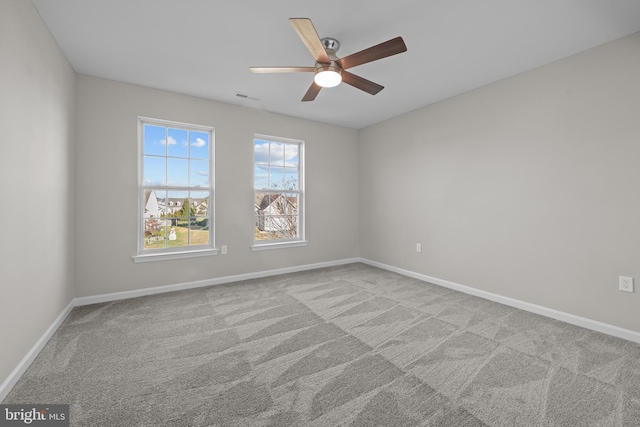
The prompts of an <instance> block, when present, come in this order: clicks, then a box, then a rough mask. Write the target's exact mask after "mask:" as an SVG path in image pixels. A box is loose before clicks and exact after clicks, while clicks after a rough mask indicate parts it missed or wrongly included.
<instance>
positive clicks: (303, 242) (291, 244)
mask: <svg viewBox="0 0 640 427" xmlns="http://www.w3.org/2000/svg"><path fill="white" fill-rule="evenodd" d="M307 243H308V242H307V241H306V240H298V241H295V242H278V243H260V244H257V245H253V246H251V250H252V251H254V252H255V251H266V250H270V249H284V248H296V247H300V246H307Z"/></svg>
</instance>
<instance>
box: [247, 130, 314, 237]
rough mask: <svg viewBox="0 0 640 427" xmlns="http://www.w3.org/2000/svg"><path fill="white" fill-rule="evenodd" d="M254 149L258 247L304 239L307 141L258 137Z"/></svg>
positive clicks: (255, 139) (255, 235)
mask: <svg viewBox="0 0 640 427" xmlns="http://www.w3.org/2000/svg"><path fill="white" fill-rule="evenodd" d="M253 146H254V168H253V171H254V181H253V182H254V187H253V188H254V212H255V224H254V225H255V234H254V244H256V245H260V244H268V243H282V242H294V241H301V240H303V239H304V236H303V218H304V217H303V203H302V198H303V179H302V178H303V174H302V165H303V161H302V160H303V142H302V141H295V140H289V139H284V138H274V137H266V136H260V135H256V136H255V138H254V142H253Z"/></svg>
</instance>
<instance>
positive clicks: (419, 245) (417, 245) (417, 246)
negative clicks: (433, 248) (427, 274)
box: [416, 243, 422, 252]
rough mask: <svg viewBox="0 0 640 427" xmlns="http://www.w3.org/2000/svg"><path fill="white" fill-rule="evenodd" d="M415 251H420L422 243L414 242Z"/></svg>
mask: <svg viewBox="0 0 640 427" xmlns="http://www.w3.org/2000/svg"><path fill="white" fill-rule="evenodd" d="M416 252H422V243H416Z"/></svg>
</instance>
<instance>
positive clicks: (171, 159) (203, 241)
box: [139, 119, 213, 253]
mask: <svg viewBox="0 0 640 427" xmlns="http://www.w3.org/2000/svg"><path fill="white" fill-rule="evenodd" d="M140 129H141V132H140V137H141V154H142V156H141V178H142V184H141V187H140V188H141V194H140V197H141V200H142V203H141V206H142V212H141V220H142V226H141V234H142V235H141V236H139V239H140V243H141V244H140V245H139V246H140V248H141V250H140V251H139V252H140V253H143V252H144V253H153V252H176V251H189V250H197V249H207V248H212V247H213V238H212V236H213V233H212V231H213V230H212V229H211V227H212V225H213V212H212V207H213V206H212V200H213V181H212V176H213V171H212V168H213V159H212V154H213V153H212V143H213V128H210V127H205V126H196V125H187V124H182V123H175V122H167V121H163V120H154V119H140Z"/></svg>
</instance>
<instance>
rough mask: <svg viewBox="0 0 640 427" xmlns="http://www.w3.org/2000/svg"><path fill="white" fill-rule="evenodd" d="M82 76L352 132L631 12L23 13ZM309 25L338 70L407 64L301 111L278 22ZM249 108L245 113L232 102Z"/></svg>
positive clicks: (287, 29) (334, 3)
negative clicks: (377, 52) (352, 57)
mask: <svg viewBox="0 0 640 427" xmlns="http://www.w3.org/2000/svg"><path fill="white" fill-rule="evenodd" d="M33 3H34V4H35V5H36V7H37V9H38V11H39V12H40V14H41V16H42V18H43V19H44V21H45V23H46V24H47V25H48V27H49V28H50V30H51V33H52V34H53V36H54V37H55V38H56V40H57V41H58V44H59V45H60V47H61V48H62V50H63V51H64V53H65V54H66V56H67V58H68V59H69V61H70V63H71V65H72V67H73V68H74V70H75V71H76V72H78V73H82V74H87V75H92V76H98V77H104V78H107V79H112V80H117V81H122V82H127V83H134V84H138V85H143V86H149V87H154V88H160V89H165V90H169V91H173V92H179V93H184V94H188V95H194V96H199V97H203V98H209V99H214V100H217V101H222V102H226V103H230V104H237V105H244V106H247V107H252V108H258V109H263V110H267V111H272V112H277V113H282V114H287V115H291V116H296V117H303V118H307V119H312V120H317V121H320V122H326V123H332V124H336V125H341V126H347V127H351V128H355V129H360V128H362V127H365V126H367V125H370V124H373V123H377V122H379V121H382V120H385V119H388V118H391V117H394V116H397V115H399V114H402V113H405V112H407V111H411V110H414V109H416V108H419V107H422V106H425V105H428V104H431V103H434V102H436V101H439V100H441V99H444V98H448V97H451V96H454V95H456V94H459V93H462V92H465V91H468V90H470V89H473V88H476V87H479V86H482V85H485V84H488V83H491V82H494V81H497V80H500V79H502V78H505V77H508V76H511V75H514V74H517V73H520V72H523V71H526V70H529V69H532V68H534V67H537V66H540V65H543V64H546V63H549V62H551V61H554V60H557V59H560V58H563V57H566V56H569V55H572V54H574V53H577V52H580V51H583V50H586V49H588V48H591V47H594V46H597V45H600V44H603V43H606V42H608V41H611V40H614V39H616V38H619V37H622V36H624V35H627V34H631V33H633V32H636V31H640V1H638V0H483V1H478V0H393V1H380V0H367V1H364V0H339V1H338V0H322V1H316V2H311V1H302V0H269V1H265V0H245V1H220V0H218V1H213V0H55V1H52V0H33ZM292 17H296V18H300V17H307V18H311V20H312V21H313V23H314V25H315V27H316V30H317V31H318V34H319V35H320V37H334V38H336V39H338V40H339V41H340V43H341V47H340V50H339V52H338V56H339V57H344V56H347V55H349V54H352V53H354V52H357V51H360V50H362V49H365V48H367V47H370V46H372V45H375V44H378V43H381V42H383V41H386V40H388V39H391V38H393V37H396V36H402V37H403V39H404V41H405V43H406V45H407V48H408V51H407V52H406V53H402V54H400V55H396V56H392V57H389V58H385V59H382V60H379V61H376V62H372V63H369V64H365V65H361V66H359V67H356V68H352V69H350V70H349V71H351V72H353V73H354V74H358V75H360V76H362V77H364V78H366V79H369V80H372V81H374V82H376V83H379V84H381V85H383V86H385V89H384V90H383V91H382V92H380V93H379V94H377V95H375V96H372V95H369V94H367V93H365V92H362V91H360V90H357V89H355V88H353V87H351V86H348V85H346V84H341V85H339V86H338V87H336V88H330V89H323V90H322V91H321V92H320V94H319V95H318V97H317V98H316V100H315V101H313V102H305V103H302V102H300V99H301V98H302V96H303V95H304V93H305V92H306V90H307V88H308V87H309V85H310V84H311V81H312V78H313V75H312V74H308V73H293V74H253V73H251V72H250V71H249V67H250V66H267V65H287V66H313V64H314V60H313V59H312V57H311V54H310V53H309V51H308V50H307V49H306V47H305V46H304V44H303V43H302V42H301V40H300V39H299V38H298V36H297V35H296V33H295V31H294V30H293V28H292V27H291V25H290V24H289V22H288V19H289V18H292ZM237 92H239V93H242V94H246V95H248V96H250V97H251V98H255V99H241V98H238V97H237V96H236V93H237Z"/></svg>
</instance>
